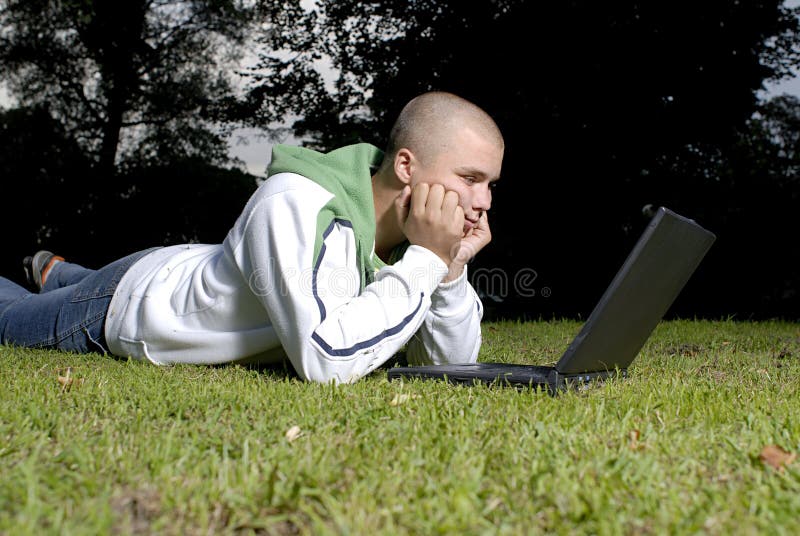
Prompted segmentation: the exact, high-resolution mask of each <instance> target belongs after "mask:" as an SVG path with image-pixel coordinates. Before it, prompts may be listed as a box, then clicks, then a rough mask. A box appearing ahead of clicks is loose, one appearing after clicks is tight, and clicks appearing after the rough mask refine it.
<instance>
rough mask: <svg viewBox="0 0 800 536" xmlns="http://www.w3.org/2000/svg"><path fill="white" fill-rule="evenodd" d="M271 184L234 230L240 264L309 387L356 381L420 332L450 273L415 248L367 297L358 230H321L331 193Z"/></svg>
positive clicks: (296, 181) (292, 180)
mask: <svg viewBox="0 0 800 536" xmlns="http://www.w3.org/2000/svg"><path fill="white" fill-rule="evenodd" d="M267 182H268V183H269V186H268V188H264V189H263V191H262V192H261V193H260V194H259V195H257V196H254V197H253V198H252V199H251V201H250V203H248V206H247V207H246V209H245V213H244V214H243V215H242V217H241V218H240V220H239V221H238V222H237V224H236V226H235V228H234V229H233V230H232V233H231V235H230V237H229V240H230V247H232V248H233V255H234V258H235V259H236V262H237V264H238V265H239V268H240V270H241V271H242V274H243V275H244V276H245V278H246V280H247V282H248V284H249V286H250V289H251V290H252V291H253V292H254V294H256V296H258V299H259V300H260V301H261V303H262V304H263V306H264V308H265V310H266V312H267V314H268V315H269V319H270V321H271V323H272V325H273V327H274V329H275V332H276V334H277V335H278V338H279V340H280V342H281V345H282V346H283V349H284V351H285V352H286V354H287V356H288V358H289V360H290V361H291V363H292V365H293V367H294V368H295V370H296V371H297V373H298V374H299V375H300V376H301V377H302V378H304V379H306V380H311V381H319V382H329V381H333V382H336V383H340V382H343V383H347V382H353V381H355V380H357V379H359V378H361V377H363V376H364V375H366V374H368V373H370V372H372V371H373V370H374V369H375V368H377V367H378V366H380V365H381V364H383V363H384V362H385V361H386V360H388V359H389V358H390V357H392V356H393V355H394V354H395V353H396V352H397V351H398V350H399V349H400V348H401V347H402V346H404V345H405V344H406V343H407V342H408V341H409V339H410V338H411V337H412V335H414V333H416V332H417V330H418V329H419V327H420V325H421V324H422V323H423V322H424V321H425V319H426V316H427V314H428V312H429V310H430V309H431V300H432V298H433V296H434V294H435V293H436V291H437V289H438V287H439V283H440V282H441V280H442V279H443V278H444V277H445V275H446V274H447V265H446V264H445V263H444V262H442V260H441V259H439V258H438V257H437V256H436V255H435V254H434V253H433V252H431V251H429V250H427V249H425V248H421V247H418V246H411V247H409V248H408V250H407V251H406V253H405V255H404V256H403V258H402V259H401V260H400V261H399V262H397V263H395V264H394V265H392V266H387V267H385V268H382V269H381V270H380V271H378V273H377V274H376V277H375V281H374V282H373V283H371V284H369V285H367V286H366V287H365V288H364V290H363V291H360V281H361V274H360V273H359V269H358V254H357V250H356V239H355V235H354V231H353V228H352V225H351V223H350V222H348V221H346V220H333V221H331V222H329V224H327V225H326V226H324V229H322V228H318V223H319V222H318V221H317V220H318V214H319V213H320V210H321V209H322V208H323V207H324V206H325V204H326V203H327V201H328V200H329V199H330V198H331V195H332V194H330V193H329V192H328V191H327V190H325V189H324V188H322V187H320V186H318V185H316V184H314V183H312V182H311V181H308V180H305V179H304V178H303V177H300V176H298V175H294V174H291V173H284V174H280V175H276V176H273V177H271V178H270V180H269V181H267ZM262 187H263V186H262ZM323 223H324V222H323ZM320 233H321V238H322V244H321V249H320V250H319V251H318V253H317V254H316V255H315V243H316V240H317V235H318V234H320ZM437 299H441V298H437Z"/></svg>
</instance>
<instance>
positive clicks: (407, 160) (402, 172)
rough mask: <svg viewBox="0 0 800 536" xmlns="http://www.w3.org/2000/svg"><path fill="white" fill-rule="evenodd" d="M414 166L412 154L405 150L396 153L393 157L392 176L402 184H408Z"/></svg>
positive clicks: (414, 161)
mask: <svg viewBox="0 0 800 536" xmlns="http://www.w3.org/2000/svg"><path fill="white" fill-rule="evenodd" d="M414 166H416V160H415V158H414V153H412V152H411V151H410V150H409V149H405V148H403V149H400V150H399V151H397V154H395V156H394V174H395V175H396V176H397V178H398V179H400V182H402V183H403V184H409V183H410V182H411V175H412V174H413V172H414Z"/></svg>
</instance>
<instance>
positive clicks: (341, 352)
mask: <svg viewBox="0 0 800 536" xmlns="http://www.w3.org/2000/svg"><path fill="white" fill-rule="evenodd" d="M424 297H425V293H424V292H420V295H419V303H418V304H417V307H416V308H415V309H414V311H413V312H412V313H411V314H409V315H408V316H406V317H405V318H403V320H401V321H400V323H399V324H397V325H396V326H393V327H391V328H388V329H385V330H383V332H382V333H380V334H378V335H376V336H375V337H372V338H371V339H368V340H366V341H363V342H359V343H356V344H354V345H353V346H351V347H349V348H337V349H334V348H333V347H332V346H331V345H330V344H328V343H327V342H326V341H325V339H323V338H322V337H320V336H319V335H318V334H317V333H316V332H314V333H312V334H311V338H312V339H314V340H315V341H317V344H319V345H320V347H322V349H323V350H325V353H327V354H328V355H332V356H337V357H343V356H349V355H353V354H354V353H356V352H358V351H359V350H361V349H363V348H368V347H370V346H373V345H375V344H377V343H378V342H380V341H381V340H382V339H385V338H386V337H390V336H392V335H394V334H395V333H399V332H400V331H402V330H403V328H404V327H406V325H407V324H408V323H409V322H411V319H412V318H414V316H415V315H416V314H417V312H418V311H419V309H420V307H422V300H423V298H424Z"/></svg>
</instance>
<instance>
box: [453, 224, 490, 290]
mask: <svg viewBox="0 0 800 536" xmlns="http://www.w3.org/2000/svg"><path fill="white" fill-rule="evenodd" d="M491 241H492V231H491V229H489V216H488V215H487V214H486V212H483V213H481V217H480V218H479V219H478V223H477V224H476V225H475V227H473V228H472V229H470V230H469V231H468V232H467V234H466V235H464V238H462V239H461V242H460V244H459V248H458V252H457V253H456V254H455V255H454V256H453V262H451V263H450V270H449V272H448V273H447V276H446V277H445V278H444V280H443V281H442V282H443V283H447V282H448V281H452V280H454V279H457V278H458V276H460V275H461V272H462V271H463V270H464V265H465V264H467V263H468V262H469V260H470V259H471V258H472V257H474V256H475V255H477V254H478V252H479V251H480V250H482V249H483V248H484V247H485V246H486V244H488V243H489V242H491Z"/></svg>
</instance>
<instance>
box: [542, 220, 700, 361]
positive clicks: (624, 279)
mask: <svg viewBox="0 0 800 536" xmlns="http://www.w3.org/2000/svg"><path fill="white" fill-rule="evenodd" d="M715 239H716V237H715V236H714V234H713V233H711V232H709V231H708V230H706V229H704V228H703V227H701V226H700V225H698V224H697V223H696V222H695V221H694V220H690V219H687V218H684V217H683V216H680V215H678V214H675V213H674V212H672V211H670V210H669V209H666V208H664V207H661V208H659V209H658V211H657V212H656V214H655V216H653V219H652V220H651V222H650V224H649V225H648V227H647V228H646V229H645V231H644V232H643V233H642V236H641V237H640V238H639V240H638V241H637V242H636V245H635V246H634V247H633V250H632V251H631V253H630V254H629V255H628V258H627V259H626V260H625V262H624V264H623V265H622V267H621V268H620V270H619V271H618V272H617V275H616V276H615V277H614V279H613V280H612V282H611V284H610V285H609V286H608V288H607V289H606V291H605V293H604V294H603V296H602V297H601V298H600V301H599V302H598V303H597V305H596V306H595V308H594V310H593V311H592V313H591V315H590V316H589V318H588V320H587V321H586V323H585V324H584V325H583V328H582V329H581V331H580V332H579V333H578V335H577V336H576V337H575V339H573V341H572V343H571V344H570V345H569V347H568V348H567V350H566V352H565V353H564V355H563V356H562V357H561V359H560V360H559V361H558V363H557V364H556V370H558V372H559V373H564V374H566V373H580V372H591V371H598V370H614V369H615V368H619V369H626V368H627V367H628V365H630V364H631V362H632V361H633V359H634V358H635V357H636V355H637V354H638V353H639V351H640V350H641V348H642V346H644V343H645V342H646V341H647V339H648V337H649V336H650V334H651V333H652V331H653V330H654V329H655V327H656V326H657V325H658V323H659V322H660V321H661V319H662V318H663V317H664V315H665V314H666V312H667V310H668V309H669V307H670V306H671V305H672V303H673V302H674V301H675V298H676V297H677V296H678V294H679V293H680V291H681V289H682V288H683V287H684V285H686V282H687V281H688V280H689V278H690V277H691V275H692V273H694V271H695V269H696V268H697V266H698V265H699V264H700V261H701V260H702V259H703V257H704V256H705V254H706V252H707V251H708V249H709V248H710V247H711V244H713V242H714V240H715Z"/></svg>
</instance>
